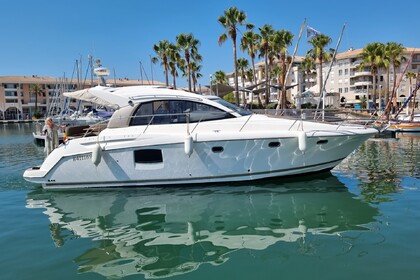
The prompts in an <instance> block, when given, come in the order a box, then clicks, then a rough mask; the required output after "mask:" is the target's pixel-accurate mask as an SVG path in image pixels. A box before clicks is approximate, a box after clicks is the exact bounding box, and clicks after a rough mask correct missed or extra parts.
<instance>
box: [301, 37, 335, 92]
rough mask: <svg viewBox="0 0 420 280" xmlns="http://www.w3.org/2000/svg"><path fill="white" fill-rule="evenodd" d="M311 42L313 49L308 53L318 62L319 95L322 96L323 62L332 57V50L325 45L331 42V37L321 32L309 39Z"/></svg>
mask: <svg viewBox="0 0 420 280" xmlns="http://www.w3.org/2000/svg"><path fill="white" fill-rule="evenodd" d="M309 43H310V44H311V45H312V49H310V50H309V51H308V53H307V55H309V57H311V58H312V59H314V61H315V63H316V64H318V71H317V77H318V85H319V96H321V95H322V92H323V88H322V87H323V78H322V63H323V61H328V60H330V59H331V50H330V52H326V51H325V47H326V46H327V45H329V44H331V38H330V37H328V36H327V35H324V34H319V35H317V36H314V37H312V38H311V39H310V40H309Z"/></svg>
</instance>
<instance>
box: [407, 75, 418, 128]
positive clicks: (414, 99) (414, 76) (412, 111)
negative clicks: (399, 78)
mask: <svg viewBox="0 0 420 280" xmlns="http://www.w3.org/2000/svg"><path fill="white" fill-rule="evenodd" d="M405 77H406V78H407V79H408V80H409V81H410V95H411V94H413V96H411V100H412V101H411V104H412V105H411V115H410V121H413V119H414V109H415V108H416V95H417V90H413V79H414V80H415V81H416V87H417V83H418V77H419V76H418V74H416V73H413V72H407V74H405Z"/></svg>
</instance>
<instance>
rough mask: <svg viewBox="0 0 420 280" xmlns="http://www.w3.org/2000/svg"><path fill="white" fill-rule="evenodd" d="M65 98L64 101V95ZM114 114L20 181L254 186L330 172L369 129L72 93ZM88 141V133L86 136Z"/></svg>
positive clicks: (207, 102)
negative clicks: (242, 183)
mask: <svg viewBox="0 0 420 280" xmlns="http://www.w3.org/2000/svg"><path fill="white" fill-rule="evenodd" d="M65 95H66V94H65ZM67 96H73V97H74V96H78V98H81V99H82V100H91V101H92V102H96V103H102V104H106V105H107V106H110V107H113V108H115V109H116V111H115V112H114V114H113V115H112V117H111V119H110V120H109V122H108V125H107V127H106V128H105V129H104V130H101V131H100V133H98V135H96V136H89V137H82V138H76V139H72V140H69V141H66V142H65V143H64V144H62V145H60V146H59V147H58V148H56V149H55V150H54V151H53V152H52V153H51V154H50V155H49V156H48V157H47V158H46V159H45V161H44V162H43V163H42V165H40V166H37V167H32V168H29V169H27V170H26V171H25V172H24V174H23V177H24V178H25V179H26V180H28V181H30V182H33V183H39V184H42V186H43V187H44V188H58V189H63V188H88V187H128V186H154V185H175V184H178V185H179V184H198V183H214V182H231V181H246V180H256V179H263V178H270V177H279V176H289V175H298V174H303V173H312V172H319V171H324V170H330V169H332V168H334V167H335V166H336V165H337V164H339V163H340V162H341V161H342V160H343V159H344V158H346V157H347V156H348V155H349V154H350V153H351V152H353V151H354V150H355V149H356V148H357V147H358V146H359V145H360V144H361V143H363V142H364V141H365V140H367V139H368V138H369V137H371V136H373V135H374V134H376V133H377V130H376V129H373V128H365V127H363V126H357V125H343V124H330V123H320V122H311V121H305V120H291V119H285V118H274V117H268V116H265V115H257V114H251V112H249V111H245V110H243V109H240V108H238V107H236V106H234V105H232V104H230V103H228V102H226V101H224V100H223V99H220V98H216V97H211V98H206V97H203V96H201V95H197V94H193V93H189V92H184V91H178V90H171V89H166V88H159V87H145V86H132V87H123V88H109V87H102V86H98V87H94V88H91V89H85V90H81V91H76V92H72V93H67ZM89 135H91V133H90V134H89Z"/></svg>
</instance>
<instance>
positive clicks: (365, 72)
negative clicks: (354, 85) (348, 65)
mask: <svg viewBox="0 0 420 280" xmlns="http://www.w3.org/2000/svg"><path fill="white" fill-rule="evenodd" d="M363 76H372V73H370V72H369V71H360V72H354V75H353V76H352V77H351V78H353V77H363Z"/></svg>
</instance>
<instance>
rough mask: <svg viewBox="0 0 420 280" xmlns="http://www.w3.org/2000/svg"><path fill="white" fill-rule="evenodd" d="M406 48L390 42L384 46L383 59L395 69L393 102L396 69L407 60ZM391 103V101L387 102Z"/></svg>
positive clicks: (393, 91) (393, 86)
mask: <svg viewBox="0 0 420 280" xmlns="http://www.w3.org/2000/svg"><path fill="white" fill-rule="evenodd" d="M404 50H405V48H404V47H403V45H401V44H398V43H395V42H388V43H386V44H385V45H384V50H383V51H384V55H383V57H384V58H386V59H383V61H384V60H386V61H389V64H390V65H392V68H393V69H394V74H393V80H394V81H393V85H392V92H391V100H392V99H393V98H395V97H396V90H397V89H396V85H397V72H396V69H397V68H399V67H400V66H401V64H402V62H403V61H404V60H405V58H404V57H403V54H404ZM387 101H389V100H387ZM389 109H390V106H388V110H387V113H388V112H389Z"/></svg>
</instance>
